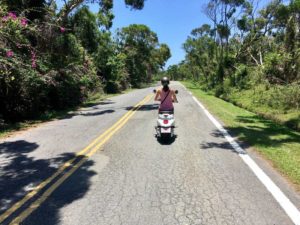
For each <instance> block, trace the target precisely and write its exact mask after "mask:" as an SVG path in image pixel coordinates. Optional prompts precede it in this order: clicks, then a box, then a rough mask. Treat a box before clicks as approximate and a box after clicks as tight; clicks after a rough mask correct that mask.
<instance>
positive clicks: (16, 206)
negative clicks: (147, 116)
mask: <svg viewBox="0 0 300 225" xmlns="http://www.w3.org/2000/svg"><path fill="white" fill-rule="evenodd" d="M149 96H150V95H148V96H146V97H145V98H144V99H143V100H142V101H141V102H139V103H138V104H136V105H135V106H134V107H133V109H131V110H130V111H129V112H127V113H126V114H125V115H123V116H122V117H121V118H120V119H119V120H118V121H117V122H116V123H115V124H114V125H113V126H111V127H110V128H109V129H108V130H106V131H105V132H104V133H103V134H101V135H100V136H99V137H97V138H96V139H95V140H94V141H93V142H91V143H90V144H89V145H88V146H87V147H85V148H84V149H83V150H81V151H80V152H78V153H76V155H75V157H74V158H72V159H70V160H68V161H67V162H65V163H64V164H63V165H62V166H61V167H60V168H59V169H58V170H57V171H56V172H55V173H54V174H53V175H52V176H51V177H49V178H48V179H46V180H45V181H43V182H41V183H40V184H39V185H38V186H36V187H35V188H34V189H33V190H32V191H31V192H29V193H28V194H27V195H26V196H25V197H24V198H23V199H21V200H20V201H18V202H16V203H15V204H14V205H13V206H12V207H10V208H9V209H8V210H6V211H5V212H4V213H3V214H2V215H1V216H0V223H2V222H3V221H4V220H5V219H6V218H7V217H9V216H10V215H11V214H12V213H14V212H15V211H16V210H18V209H19V208H20V207H21V206H22V205H24V204H25V203H26V202H27V201H28V200H29V199H31V198H32V197H33V196H35V195H36V194H37V193H38V192H39V191H41V190H42V189H43V188H44V187H45V186H46V185H47V184H49V183H51V182H52V181H53V180H54V179H55V178H56V177H58V176H59V175H60V174H61V173H62V172H63V171H65V170H66V169H67V168H69V167H70V166H71V165H72V163H73V162H74V161H75V160H76V159H78V157H79V156H85V153H86V152H87V151H88V150H90V149H91V148H92V147H93V146H95V145H96V144H97V142H98V141H99V140H101V139H102V138H103V137H104V136H105V135H107V134H109V132H111V131H112V130H114V129H115V128H116V127H117V126H118V125H119V124H121V123H122V121H124V120H125V119H126V118H127V117H130V115H131V114H132V113H133V112H134V110H135V109H136V107H139V106H141V105H142V104H144V103H145V102H146V101H149V99H148V98H149ZM126 121H127V120H126Z"/></svg>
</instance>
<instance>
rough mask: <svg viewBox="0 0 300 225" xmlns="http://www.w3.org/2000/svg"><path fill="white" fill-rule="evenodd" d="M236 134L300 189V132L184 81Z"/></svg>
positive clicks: (226, 126)
mask: <svg viewBox="0 0 300 225" xmlns="http://www.w3.org/2000/svg"><path fill="white" fill-rule="evenodd" d="M182 83H183V84H184V85H185V86H186V87H187V88H188V89H189V90H190V91H191V92H192V93H193V94H194V95H195V96H196V97H197V98H199V99H200V101H201V102H202V103H203V104H204V105H205V106H206V107H207V108H208V110H209V111H210V112H211V113H213V114H214V115H215V116H216V117H217V118H219V119H220V120H221V121H222V122H223V123H224V124H225V128H226V129H228V130H229V131H230V132H231V133H232V134H233V135H234V136H236V137H238V139H239V140H241V141H243V142H244V143H246V144H248V145H250V146H251V147H252V148H253V149H255V150H256V151H257V152H259V153H260V154H261V155H262V156H263V157H264V158H266V159H267V160H268V161H270V162H271V163H272V165H273V167H275V168H276V169H277V170H278V171H279V172H280V173H282V174H283V175H284V176H285V177H287V178H288V179H289V180H290V181H291V182H292V183H293V184H295V187H296V189H297V190H298V191H300V132H297V131H294V130H292V129H289V128H288V127H286V126H284V125H281V124H278V123H276V122H274V121H272V120H269V119H265V118H263V117H262V116H260V115H257V114H255V113H252V112H250V111H248V110H246V109H243V108H240V107H238V106H235V105H233V104H232V103H229V102H226V101H224V100H222V99H219V98H216V97H214V96H212V95H209V94H207V93H206V92H204V91H202V90H200V88H199V87H197V86H195V85H194V84H193V83H191V82H187V81H185V82H182Z"/></svg>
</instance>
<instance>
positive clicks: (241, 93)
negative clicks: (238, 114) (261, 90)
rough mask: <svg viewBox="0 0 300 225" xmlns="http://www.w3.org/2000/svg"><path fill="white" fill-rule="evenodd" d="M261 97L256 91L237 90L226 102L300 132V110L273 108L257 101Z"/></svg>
mask: <svg viewBox="0 0 300 225" xmlns="http://www.w3.org/2000/svg"><path fill="white" fill-rule="evenodd" d="M259 95H260V94H257V93H256V91H255V90H235V91H233V92H231V93H230V95H229V96H228V97H227V99H226V100H228V101H229V102H232V103H234V104H235V105H237V106H240V107H242V108H244V109H247V110H249V111H251V112H255V113H256V114H259V115H261V116H263V117H264V118H267V119H271V120H273V121H275V122H276V123H279V124H282V125H285V126H288V127H290V128H292V129H294V130H298V131H300V110H298V109H296V108H295V109H289V110H286V109H284V108H283V107H273V108H272V107H270V106H268V105H266V104H265V103H264V102H260V101H257V99H259Z"/></svg>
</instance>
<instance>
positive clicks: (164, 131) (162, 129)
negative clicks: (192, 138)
mask: <svg viewBox="0 0 300 225" xmlns="http://www.w3.org/2000/svg"><path fill="white" fill-rule="evenodd" d="M160 132H161V133H162V134H165V133H171V128H161V130H160Z"/></svg>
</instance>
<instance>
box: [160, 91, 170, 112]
mask: <svg viewBox="0 0 300 225" xmlns="http://www.w3.org/2000/svg"><path fill="white" fill-rule="evenodd" d="M160 99H161V103H160V107H159V108H160V110H166V111H167V110H173V108H174V107H173V101H172V91H171V89H169V88H168V89H167V90H164V88H162V89H161V91H160Z"/></svg>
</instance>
